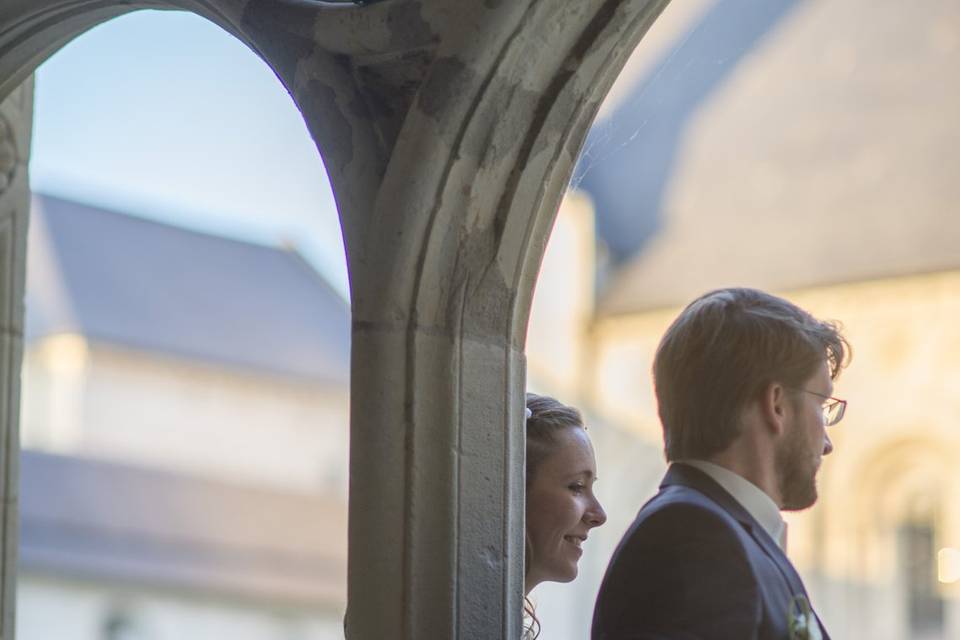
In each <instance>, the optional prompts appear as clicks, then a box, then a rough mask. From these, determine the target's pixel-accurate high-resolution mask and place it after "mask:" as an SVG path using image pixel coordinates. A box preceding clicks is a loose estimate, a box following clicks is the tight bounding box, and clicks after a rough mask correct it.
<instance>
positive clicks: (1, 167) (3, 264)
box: [0, 80, 33, 640]
mask: <svg viewBox="0 0 960 640" xmlns="http://www.w3.org/2000/svg"><path fill="white" fill-rule="evenodd" d="M32 119H33V82H32V80H27V82H25V83H24V84H23V85H21V86H20V87H19V88H18V89H16V90H14V91H13V93H11V94H10V95H9V96H8V97H7V98H6V99H5V100H4V101H3V102H2V103H0V499H2V502H0V506H2V520H0V590H2V591H0V608H2V609H0V611H2V613H0V639H2V640H6V639H10V640H12V639H13V638H14V610H15V607H16V597H15V592H14V587H15V585H16V579H17V540H18V530H17V529H18V525H19V521H18V519H17V493H18V491H17V485H18V482H19V465H18V460H19V455H20V445H19V438H18V433H19V418H20V362H21V359H22V356H23V310H24V307H23V293H24V281H25V277H26V250H27V220H28V214H29V210H30V191H29V188H28V184H27V161H28V159H29V155H30V131H31V124H32Z"/></svg>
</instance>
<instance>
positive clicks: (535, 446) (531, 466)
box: [523, 393, 586, 639]
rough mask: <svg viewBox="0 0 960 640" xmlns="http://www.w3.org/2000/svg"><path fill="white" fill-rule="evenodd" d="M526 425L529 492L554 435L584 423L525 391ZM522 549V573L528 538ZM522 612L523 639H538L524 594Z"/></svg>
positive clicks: (557, 405) (572, 411)
mask: <svg viewBox="0 0 960 640" xmlns="http://www.w3.org/2000/svg"><path fill="white" fill-rule="evenodd" d="M526 425H527V426H526V430H527V474H526V486H527V490H528V491H529V490H530V485H531V484H532V483H533V479H534V478H535V477H536V474H537V470H538V469H539V467H540V465H541V464H542V463H543V461H544V460H545V459H546V458H547V457H548V456H549V455H550V454H551V453H552V452H553V447H554V445H556V443H557V434H558V433H560V432H561V431H563V430H564V429H569V428H571V427H574V428H580V429H586V427H584V426H583V416H581V415H580V412H579V411H578V410H577V409H574V408H573V407H568V406H567V405H565V404H562V403H561V402H559V401H557V400H555V399H553V398H551V397H549V396H538V395H537V394H535V393H528V394H527V420H526ZM524 551H525V553H524V556H523V557H524V562H523V564H524V567H523V573H524V575H526V573H527V571H529V570H530V557H531V556H532V554H533V548H532V547H531V545H530V538H529V537H526V538H525V541H524ZM523 613H524V616H525V618H527V619H528V620H529V623H528V624H527V625H526V627H525V629H524V633H525V635H524V638H525V639H526V638H531V639H535V638H537V636H539V635H540V621H539V620H538V619H537V614H536V612H535V611H534V608H533V603H532V602H530V599H529V598H527V597H524V599H523Z"/></svg>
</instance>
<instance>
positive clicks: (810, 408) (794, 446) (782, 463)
mask: <svg viewBox="0 0 960 640" xmlns="http://www.w3.org/2000/svg"><path fill="white" fill-rule="evenodd" d="M802 388H803V389H806V390H807V391H812V392H813V393H804V392H802V391H796V392H794V393H795V397H792V398H789V399H788V400H792V402H791V411H790V416H791V419H790V420H789V421H788V423H787V427H786V431H785V433H784V438H783V440H781V442H780V446H779V447H778V448H777V451H776V453H775V456H776V469H777V481H778V483H779V489H780V498H781V501H782V504H781V505H780V508H781V509H783V510H785V511H799V510H800V509H806V508H807V507H810V506H812V505H813V503H815V502H816V501H817V482H816V476H817V471H818V470H819V469H820V462H821V461H822V458H823V456H825V455H827V454H828V453H830V452H831V451H833V444H832V443H831V442H830V438H829V436H827V432H826V428H825V427H824V424H823V398H822V397H820V396H818V395H814V394H820V395H822V396H832V395H833V381H832V380H830V370H829V368H828V367H827V363H826V362H825V361H824V362H823V364H822V365H821V366H820V367H819V368H818V369H817V371H816V373H814V374H813V376H811V377H810V378H809V379H808V380H807V381H806V382H805V383H804V384H803V385H802Z"/></svg>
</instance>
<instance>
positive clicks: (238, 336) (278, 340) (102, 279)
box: [26, 195, 350, 384]
mask: <svg viewBox="0 0 960 640" xmlns="http://www.w3.org/2000/svg"><path fill="white" fill-rule="evenodd" d="M26 322H27V326H26V331H27V339H28V340H32V339H36V338H40V337H43V336H47V335H52V334H57V333H64V332H69V333H79V334H82V335H84V336H86V337H87V338H88V339H90V340H91V341H93V342H104V343H109V344H112V345H117V346H122V347H128V348H132V349H141V350H147V351H153V352H160V353H163V354H169V355H173V356H178V357H183V358H189V359H195V360H201V361H206V362H211V363H215V364H218V365H224V366H227V367H241V368H250V369H254V370H258V371H263V372H268V373H273V374H280V375H286V376H294V377H299V378H307V379H312V380H320V381H325V382H331V383H337V384H345V383H347V382H348V380H349V365H350V311H349V307H348V305H347V303H346V302H345V301H344V300H343V299H342V297H341V296H340V295H339V294H338V293H336V291H334V289H333V288H331V286H330V285H329V284H328V283H327V282H326V281H325V280H323V278H322V277H321V276H320V275H319V274H318V273H317V272H316V271H315V270H313V269H312V268H311V267H310V266H309V265H308V264H307V263H306V262H305V261H304V260H303V259H302V258H301V257H300V255H299V254H297V253H296V252H295V251H292V250H286V249H280V248H275V247H268V246H262V245H256V244H251V243H247V242H240V241H237V240H232V239H227V238H223V237H218V236H213V235H208V234H204V233H199V232H196V231H191V230H187V229H183V228H179V227H174V226H170V225H166V224H162V223H159V222H154V221H149V220H146V219H142V218H137V217H133V216H130V215H125V214H122V213H118V212H114V211H108V210H104V209H101V208H97V207H92V206H88V205H84V204H81V203H78V202H71V201H68V200H63V199H60V198H54V197H51V196H44V195H36V196H35V197H34V200H33V206H32V211H31V224H30V233H29V251H28V266H27V317H26Z"/></svg>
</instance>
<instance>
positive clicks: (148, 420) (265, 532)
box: [18, 196, 350, 640]
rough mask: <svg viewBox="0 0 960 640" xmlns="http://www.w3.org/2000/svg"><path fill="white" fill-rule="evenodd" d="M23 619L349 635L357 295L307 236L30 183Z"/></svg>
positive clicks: (39, 627) (56, 625) (168, 630)
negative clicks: (184, 217) (121, 208)
mask: <svg viewBox="0 0 960 640" xmlns="http://www.w3.org/2000/svg"><path fill="white" fill-rule="evenodd" d="M28 256H29V258H28V260H29V263H28V285H27V329H26V331H27V348H26V352H25V354H24V367H23V396H22V403H21V412H22V421H21V439H22V442H23V445H24V453H23V456H22V460H21V540H20V579H19V584H18V599H19V600H18V637H20V638H24V639H32V638H37V639H39V638H54V637H55V638H62V639H64V640H67V639H76V640H100V639H103V640H113V639H120V638H123V639H133V638H136V639H139V638H149V639H151V640H162V639H164V638H171V639H172V638H178V639H179V638H189V637H197V638H207V637H230V638H249V639H250V640H255V639H256V640H261V639H263V640H267V639H271V640H272V639H276V640H288V639H289V640H294V639H296V640H299V639H303V640H307V639H317V640H321V639H322V640H326V639H327V638H339V637H342V634H343V632H342V622H341V620H342V616H343V610H344V606H345V592H346V479H347V438H348V417H347V413H348V384H349V343H350V320H349V309H348V307H347V305H346V303H345V302H344V301H343V299H342V298H341V297H340V296H339V295H338V294H337V293H336V292H335V291H334V290H333V289H331V288H330V286H329V285H328V284H327V283H326V282H325V281H324V280H323V279H322V278H321V277H320V276H319V275H318V274H317V273H316V272H315V271H314V270H313V269H311V268H310V267H309V266H308V265H307V264H306V263H305V262H304V261H303V260H302V259H301V258H300V257H299V256H298V255H297V253H296V252H295V251H293V250H289V249H276V248H271V247H264V246H259V245H254V244H248V243H244V242H237V241H234V240H228V239H225V238H220V237H214V236H209V235H205V234H201V233H196V232H192V231H187V230H184V229H180V228H176V227H171V226H167V225H164V224H159V223H156V222H150V221H146V220H143V219H138V218H134V217H131V216H127V215H123V214H119V213H114V212H109V211H103V210H100V209H96V208H92V207H88V206H85V205H81V204H78V203H75V202H68V201H64V200H60V199H56V198H52V197H48V196H36V197H35V200H34V204H33V211H32V218H31V229H30V238H29V253H28Z"/></svg>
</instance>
